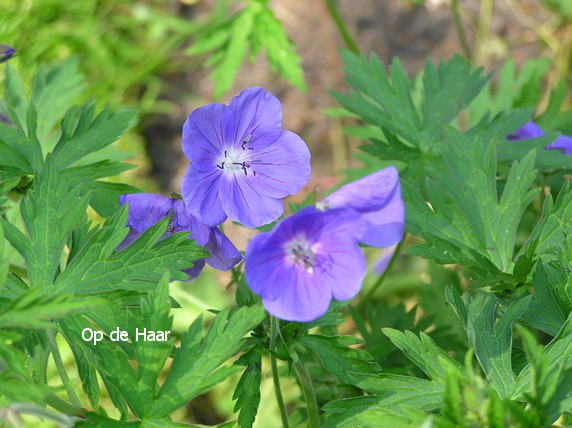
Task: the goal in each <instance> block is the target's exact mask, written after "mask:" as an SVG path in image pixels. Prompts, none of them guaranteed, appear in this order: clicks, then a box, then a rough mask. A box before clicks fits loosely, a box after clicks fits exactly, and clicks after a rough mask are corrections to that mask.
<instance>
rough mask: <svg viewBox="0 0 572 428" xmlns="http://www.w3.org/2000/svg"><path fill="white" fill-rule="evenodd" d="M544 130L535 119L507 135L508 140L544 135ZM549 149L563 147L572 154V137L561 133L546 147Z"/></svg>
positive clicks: (565, 152)
mask: <svg viewBox="0 0 572 428" xmlns="http://www.w3.org/2000/svg"><path fill="white" fill-rule="evenodd" d="M544 135H545V133H544V131H543V130H542V129H541V128H540V126H538V125H537V124H536V123H534V122H533V121H530V122H528V123H527V124H526V125H523V126H522V127H521V128H519V129H517V130H516V131H515V133H514V134H512V135H509V136H507V140H529V139H531V138H539V137H542V136H544ZM545 149H547V150H553V149H561V150H562V151H563V152H564V154H566V155H572V138H571V137H569V136H567V135H560V136H559V137H558V138H556V140H554V142H553V143H552V144H549V145H548V146H546V147H545Z"/></svg>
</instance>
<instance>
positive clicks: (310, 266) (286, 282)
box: [244, 207, 366, 322]
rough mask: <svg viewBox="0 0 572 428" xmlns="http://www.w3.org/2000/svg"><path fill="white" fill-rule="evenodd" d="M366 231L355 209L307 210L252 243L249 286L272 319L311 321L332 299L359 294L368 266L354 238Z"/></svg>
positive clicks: (248, 259)
mask: <svg viewBox="0 0 572 428" xmlns="http://www.w3.org/2000/svg"><path fill="white" fill-rule="evenodd" d="M363 229H365V224H364V222H363V220H362V219H361V217H360V215H359V214H358V213H356V212H355V211H353V210H343V209H331V210H327V211H318V210H316V208H314V207H306V208H304V209H302V210H300V211H298V212H297V213H295V214H293V215H292V216H290V217H288V218H286V219H284V220H282V221H280V222H279V223H277V224H276V226H275V227H274V229H273V230H272V231H271V232H266V233H260V234H258V235H256V236H255V237H254V238H252V239H251V240H250V242H249V243H248V245H247V247H246V256H245V267H244V273H245V275H246V282H247V283H248V286H249V287H250V289H251V290H252V291H253V292H254V293H256V294H257V295H259V296H260V297H261V298H262V303H263V305H264V307H265V308H266V310H267V311H268V312H269V313H271V314H272V315H274V316H276V317H278V318H280V319H283V320H288V321H300V322H307V321H312V320H314V319H316V318H318V317H320V316H321V315H323V314H324V313H325V312H326V311H327V310H328V307H329V305H330V302H331V300H332V298H334V299H336V300H348V299H351V298H352V297H354V296H355V295H356V294H357V293H358V291H359V290H360V288H361V283H362V281H363V278H364V276H365V272H366V262H365V257H364V255H363V253H362V251H361V249H360V248H359V245H358V243H357V240H356V238H355V237H356V236H358V235H361V234H362V233H363Z"/></svg>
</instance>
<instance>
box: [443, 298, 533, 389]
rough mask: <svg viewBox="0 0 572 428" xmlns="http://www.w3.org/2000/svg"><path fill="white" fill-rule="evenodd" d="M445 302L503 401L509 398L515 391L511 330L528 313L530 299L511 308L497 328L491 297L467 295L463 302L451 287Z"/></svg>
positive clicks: (495, 303) (493, 300)
mask: <svg viewBox="0 0 572 428" xmlns="http://www.w3.org/2000/svg"><path fill="white" fill-rule="evenodd" d="M446 298H447V301H448V302H449V304H450V305H451V306H452V307H453V309H454V310H455V312H456V313H457V316H458V317H459V318H460V319H461V321H462V323H463V326H464V327H465V331H466V332H467V336H468V338H469V343H470V344H471V346H472V347H473V349H474V350H475V355H476V357H477V359H478V361H479V363H480V365H481V367H482V369H483V371H484V372H485V374H486V375H487V377H488V379H489V380H490V382H491V384H492V386H493V387H494V389H495V390H496V392H497V393H498V394H499V395H500V396H501V398H510V397H511V396H512V394H513V391H514V389H515V386H516V385H515V376H514V372H513V371H512V359H511V355H512V326H513V324H514V323H515V322H516V321H517V320H518V319H519V318H520V317H521V316H522V314H523V313H524V312H525V311H526V309H527V306H528V305H529V303H530V299H531V296H527V297H525V298H523V299H521V300H519V301H517V302H514V303H513V304H512V305H510V306H509V307H508V308H507V309H506V310H505V312H504V314H503V315H502V317H501V319H500V321H499V322H498V323H497V324H496V325H495V310H496V307H497V301H496V298H495V296H494V294H492V293H487V292H478V293H476V295H475V297H474V298H473V297H471V295H470V294H468V293H465V294H463V297H462V298H461V297H460V296H459V293H458V292H457V291H456V290H455V289H454V288H452V287H448V288H447V291H446Z"/></svg>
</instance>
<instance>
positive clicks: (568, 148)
mask: <svg viewBox="0 0 572 428" xmlns="http://www.w3.org/2000/svg"><path fill="white" fill-rule="evenodd" d="M545 148H546V149H561V150H563V151H564V154H566V155H572V138H571V137H569V136H567V135H560V136H559V137H558V138H557V139H556V140H554V142H553V143H552V144H550V145H548V146H546V147H545Z"/></svg>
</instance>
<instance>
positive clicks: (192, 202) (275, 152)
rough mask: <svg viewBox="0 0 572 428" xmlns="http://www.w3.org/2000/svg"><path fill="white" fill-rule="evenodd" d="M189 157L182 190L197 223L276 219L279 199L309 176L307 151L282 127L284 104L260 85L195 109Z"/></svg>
mask: <svg viewBox="0 0 572 428" xmlns="http://www.w3.org/2000/svg"><path fill="white" fill-rule="evenodd" d="M183 151H184V153H185V155H186V156H187V158H188V159H189V161H190V164H189V167H188V170H187V173H186V174H185V177H184V178H183V183H182V187H181V193H182V196H183V200H184V201H185V204H186V206H187V209H188V210H189V212H190V213H191V214H193V215H194V216H195V217H196V218H197V219H198V220H199V221H200V222H201V223H203V224H206V225H207V226H216V225H218V224H221V223H222V222H224V221H225V219H226V218H227V217H228V218H230V219H231V220H233V221H236V222H238V223H241V224H242V225H244V226H246V227H258V226H262V225H264V224H268V223H271V222H273V221H274V220H276V219H277V218H278V217H280V215H281V214H282V212H283V211H284V205H283V203H282V198H284V197H285V196H288V195H293V194H295V193H297V192H298V191H299V190H300V189H301V188H302V187H303V186H304V185H305V184H306V183H307V182H308V179H309V178H310V152H309V151H308V148H307V147H306V144H305V143H304V141H302V139H301V138H300V137H298V136H297V135H296V134H294V133H292V132H290V131H284V130H282V107H281V106H280V102H279V101H278V99H277V98H276V97H274V96H273V95H272V94H270V93H268V92H266V91H264V89H262V88H260V87H256V88H250V89H245V90H244V91H242V92H241V93H240V95H238V96H237V97H235V98H233V99H232V100H231V102H230V104H229V105H228V106H226V105H224V104H209V105H206V106H204V107H201V108H198V109H196V110H194V111H193V112H192V113H191V114H190V115H189V117H188V119H187V121H186V122H185V125H184V127H183Z"/></svg>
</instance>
